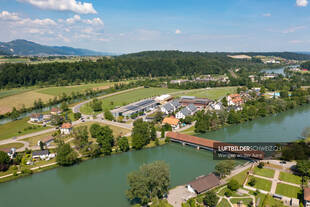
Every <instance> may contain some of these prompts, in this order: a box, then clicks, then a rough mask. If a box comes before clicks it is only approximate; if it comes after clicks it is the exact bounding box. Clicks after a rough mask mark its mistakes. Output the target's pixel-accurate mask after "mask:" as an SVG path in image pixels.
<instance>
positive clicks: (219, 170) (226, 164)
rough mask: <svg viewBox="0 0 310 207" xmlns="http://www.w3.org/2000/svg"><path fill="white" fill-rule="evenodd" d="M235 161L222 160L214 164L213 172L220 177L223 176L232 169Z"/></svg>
mask: <svg viewBox="0 0 310 207" xmlns="http://www.w3.org/2000/svg"><path fill="white" fill-rule="evenodd" d="M234 166H235V162H234V161H233V160H223V161H221V162H219V163H217V164H216V166H215V173H216V174H217V175H219V176H220V177H225V176H226V175H229V174H230V172H231V171H232V170H233V169H234Z"/></svg>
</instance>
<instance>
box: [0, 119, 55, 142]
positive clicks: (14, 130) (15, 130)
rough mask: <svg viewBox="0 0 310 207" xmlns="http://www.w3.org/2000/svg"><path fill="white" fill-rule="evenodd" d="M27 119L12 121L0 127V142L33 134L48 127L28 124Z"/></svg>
mask: <svg viewBox="0 0 310 207" xmlns="http://www.w3.org/2000/svg"><path fill="white" fill-rule="evenodd" d="M27 121H28V118H24V119H20V120H17V121H12V122H9V123H7V124H3V125H0V140H3V139H8V138H12V137H14V136H21V135H25V134H29V133H33V132H38V131H41V130H44V129H48V128H49V127H42V126H39V125H33V124H29V123H28V122H27Z"/></svg>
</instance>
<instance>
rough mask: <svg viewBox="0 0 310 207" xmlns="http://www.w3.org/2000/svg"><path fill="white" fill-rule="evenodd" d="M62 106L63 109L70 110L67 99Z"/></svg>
mask: <svg viewBox="0 0 310 207" xmlns="http://www.w3.org/2000/svg"><path fill="white" fill-rule="evenodd" d="M60 108H61V110H62V111H68V110H69V107H68V104H67V102H65V101H64V102H62V103H61V105H60Z"/></svg>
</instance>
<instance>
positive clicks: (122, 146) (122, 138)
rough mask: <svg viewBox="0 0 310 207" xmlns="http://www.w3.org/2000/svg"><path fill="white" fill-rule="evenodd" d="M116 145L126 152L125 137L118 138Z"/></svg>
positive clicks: (126, 140) (127, 148)
mask: <svg viewBox="0 0 310 207" xmlns="http://www.w3.org/2000/svg"><path fill="white" fill-rule="evenodd" d="M118 147H119V149H120V150H121V151H122V152H127V151H128V150H129V143H128V139H127V137H121V138H119V140H118Z"/></svg>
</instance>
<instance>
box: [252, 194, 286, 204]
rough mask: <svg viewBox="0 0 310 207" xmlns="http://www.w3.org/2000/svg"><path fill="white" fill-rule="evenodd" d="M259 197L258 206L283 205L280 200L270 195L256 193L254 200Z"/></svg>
mask: <svg viewBox="0 0 310 207" xmlns="http://www.w3.org/2000/svg"><path fill="white" fill-rule="evenodd" d="M258 198H260V201H259V205H258V207H265V206H277V207H284V205H283V203H282V201H280V200H277V199H275V198H273V197H271V196H270V195H264V194H258V195H257V196H256V200H257V199H258Z"/></svg>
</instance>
